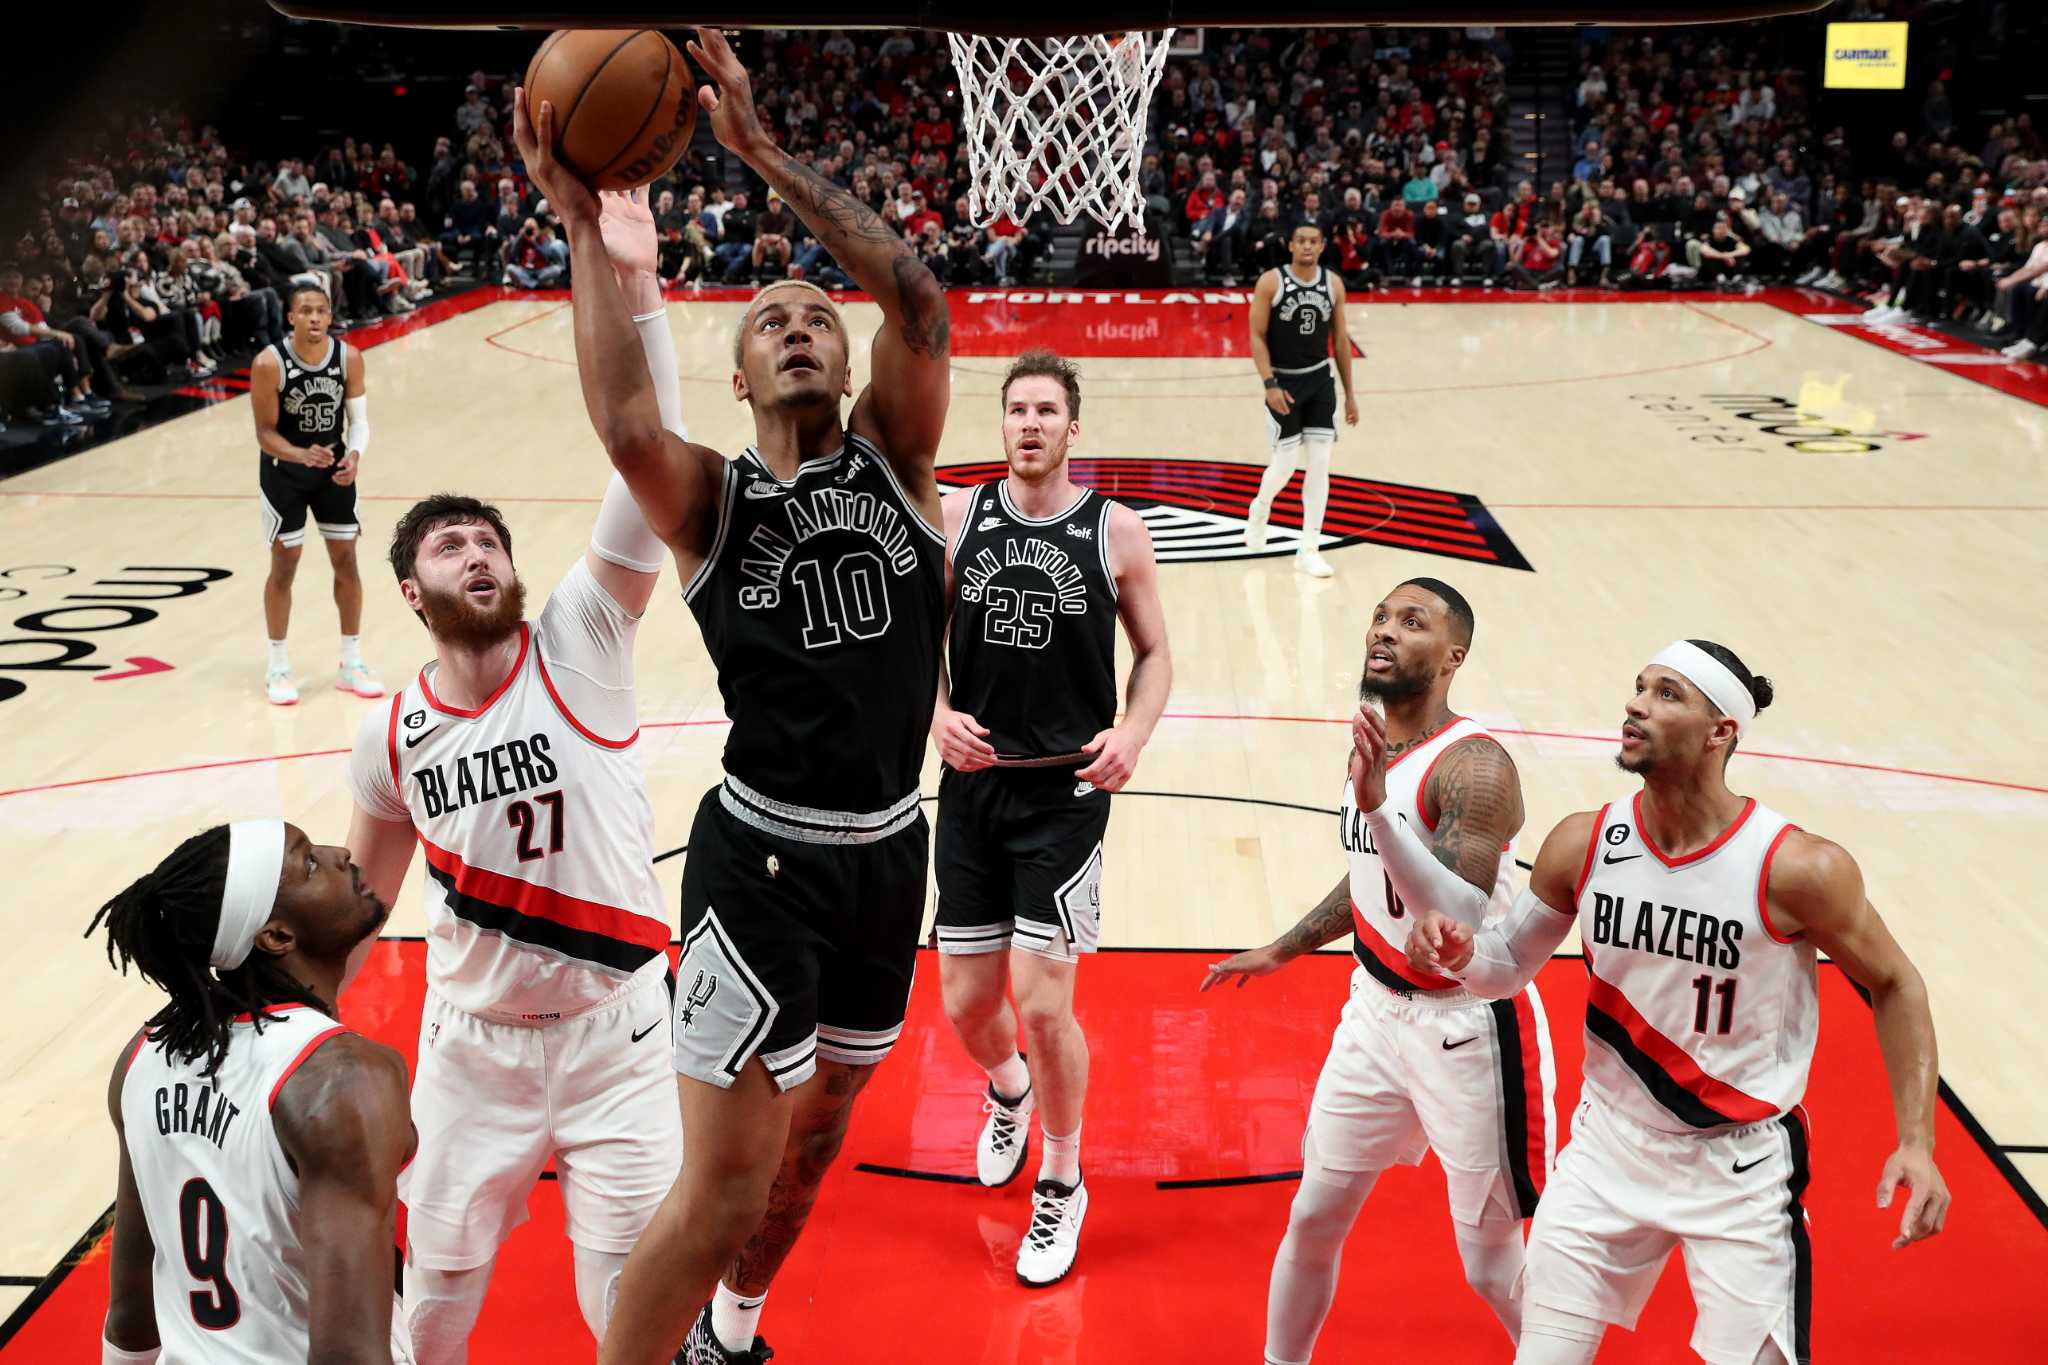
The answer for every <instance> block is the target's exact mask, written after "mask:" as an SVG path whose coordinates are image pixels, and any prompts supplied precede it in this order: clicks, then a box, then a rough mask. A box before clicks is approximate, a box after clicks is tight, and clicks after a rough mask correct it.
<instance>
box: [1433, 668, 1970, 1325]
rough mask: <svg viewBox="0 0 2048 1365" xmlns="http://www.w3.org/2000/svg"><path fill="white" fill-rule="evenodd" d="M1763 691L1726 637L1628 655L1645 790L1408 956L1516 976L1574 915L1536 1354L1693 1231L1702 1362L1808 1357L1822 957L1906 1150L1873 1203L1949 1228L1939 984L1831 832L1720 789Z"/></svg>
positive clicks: (1562, 836)
mask: <svg viewBox="0 0 2048 1365" xmlns="http://www.w3.org/2000/svg"><path fill="white" fill-rule="evenodd" d="M1772 696H1773V689H1772V687H1771V683H1770V680H1769V679H1767V678H1758V677H1755V676H1753V675H1752V674H1751V673H1750V672H1749V670H1748V669H1747V668H1745V667H1744V666H1743V664H1742V661H1741V660H1740V659H1738V658H1737V657H1736V656H1735V654H1734V653H1733V652H1732V651H1730V650H1728V649H1727V648H1725V647H1724V646H1721V645H1718V644H1715V643H1713V642H1711V641H1706V640H1679V641H1675V642H1673V643H1672V644H1671V645H1670V646H1668V647H1667V648H1666V649H1664V650H1663V651H1662V652H1661V653H1659V654H1658V655H1657V657H1656V658H1654V659H1652V660H1651V661H1650V663H1649V664H1647V665H1646V666H1645V667H1644V668H1643V670H1642V671H1641V672H1640V673H1639V674H1637V676H1636V682H1635V692H1634V695H1633V696H1632V697H1631V699H1630V701H1629V703H1628V706H1627V719H1626V721H1625V723H1624V724H1623V726H1622V740H1621V751H1620V753H1619V754H1618V755H1617V756H1616V761H1617V762H1618V763H1619V764H1620V766H1621V767H1622V769H1623V770H1624V771H1626V772H1630V773H1635V774H1637V775H1639V776H1641V778H1642V779H1643V785H1642V789H1641V791H1639V792H1637V793H1636V794H1635V795H1634V796H1633V797H1632V798H1630V799H1628V800H1626V801H1616V802H1614V803H1612V804H1610V805H1607V806H1604V807H1602V808H1601V809H1600V810H1599V811H1597V812H1594V811H1581V812H1579V813H1578V814H1576V815H1572V816H1570V817H1568V818H1566V819H1565V821H1564V822H1563V823H1562V824H1560V825H1559V826H1558V827H1557V828H1556V829H1554V830H1553V831H1551V834H1550V837H1549V838H1548V839H1546V840H1545V841H1544V844H1543V851H1542V853H1541V854H1539V855H1538V856H1537V859H1536V867H1535V871H1534V873H1533V874H1532V875H1531V877H1530V883H1529V889H1528V890H1527V891H1525V892H1523V893H1522V895H1521V897H1520V898H1519V899H1518V900H1517V901H1516V903H1515V906H1514V909H1513V910H1512V912H1511V913H1510V914H1509V915H1508V916H1507V917H1506V918H1505V919H1504V920H1503V921H1502V922H1500V923H1498V924H1493V925H1489V926H1486V927H1484V928H1481V929H1479V930H1478V931H1477V932H1475V931H1474V930H1473V929H1472V928H1471V927H1470V926H1468V925H1465V924H1463V923H1459V922H1457V921H1456V920H1453V919H1452V918H1450V917H1448V916H1444V915H1440V914H1435V913H1431V912H1429V911H1423V912H1422V913H1420V914H1418V915H1417V917H1416V921H1415V924H1414V926H1413V927H1412V928H1411V930H1410V931H1409V935H1408V941H1407V953H1408V958H1409V963H1410V966H1411V968H1412V969H1413V970H1415V971H1418V972H1428V973H1431V974H1433V975H1441V976H1448V977H1450V978H1453V979H1455V980H1457V981H1459V982H1461V983H1462V984H1463V985H1464V987H1465V989H1467V990H1469V991H1471V992H1473V993H1474V994H1476V995H1481V996H1489V997H1500V996H1503V995H1506V994H1510V993H1512V992H1514V991H1517V990H1520V989H1521V988H1522V987H1523V985H1525V984H1526V983H1527V982H1529V981H1530V980H1531V979H1532V978H1533V977H1534V976H1535V975H1536V973H1537V971H1538V970H1539V969H1540V968H1541V967H1542V965H1543V964H1544V962H1546V961H1547V960H1549V958H1550V955H1551V953H1552V952H1553V951H1555V950H1556V948H1557V946H1558V944H1560V943H1561V942H1563V941H1564V938H1565V935H1566V933H1567V932H1568V931H1569V930H1570V928H1571V926H1572V923H1573V921H1574V919H1576V920H1577V921H1578V922H1579V925H1580V928H1581V931H1582V932H1581V937H1582V939H1583V941H1584V944H1585V949H1586V967H1587V970H1588V973H1589V976H1590V985H1589V990H1588V996H1587V1005H1586V1078H1585V1095H1586V1099H1585V1101H1584V1102H1583V1103H1582V1104H1581V1106H1580V1110H1579V1115H1578V1118H1577V1120H1576V1121H1575V1122H1574V1125H1573V1129H1572V1140H1571V1142H1570V1143H1569V1144H1568V1145H1567V1146H1566V1148H1565V1150H1564V1152H1563V1154H1562V1155H1561V1156H1560V1157H1559V1159H1558V1164H1557V1173H1556V1175H1555V1177H1554V1178H1553V1180H1552V1182H1551V1187H1550V1189H1549V1190H1548V1191H1547V1192H1546V1193H1545V1194H1544V1197H1543V1205H1542V1207H1541V1209H1539V1210H1538V1212H1537V1215H1536V1221H1535V1224H1534V1225H1533V1227H1532V1228H1531V1230H1530V1234H1529V1260H1528V1280H1527V1285H1528V1289H1527V1294H1528V1306H1527V1307H1526V1309H1525V1310H1524V1316H1523V1335H1522V1343H1521V1353H1520V1354H1519V1355H1518V1356H1517V1357H1516V1359H1517V1360H1518V1361H1521V1362H1524V1365H1578V1363H1579V1362H1585V1361H1590V1360H1592V1359H1593V1356H1594V1353H1595V1351H1596V1350H1597V1349H1598V1346H1599V1342H1600V1338H1601V1335H1602V1333H1603V1332H1604V1330H1605V1328H1606V1325H1607V1324H1608V1323H1610V1322H1615V1323H1620V1324H1621V1325H1623V1326H1624V1327H1631V1328H1632V1327H1633V1326H1634V1324H1635V1319H1636V1315H1637V1314H1638V1313H1639V1312H1640V1311H1641V1309H1642V1305H1643V1302H1644V1300H1645V1299H1647V1297H1648V1296H1649V1292H1650V1288H1651V1286H1652V1285H1653V1284H1654V1282H1655V1280H1656V1278H1657V1275H1658V1272H1659V1270H1660V1268H1661V1267H1662V1265H1663V1263H1664V1260H1665V1258H1666V1255H1667V1254H1668V1252H1669V1251H1670V1249H1671V1248H1672V1247H1673V1246H1675V1245H1683V1246H1684V1248H1685V1252H1686V1267H1687V1272H1688V1275H1689V1277H1690V1279H1691V1281H1692V1289H1693V1297H1694V1301H1695V1303H1696V1305H1697V1307H1698V1310H1699V1315H1698V1321H1697V1324H1696V1326H1695V1328H1694V1331H1693V1337H1692V1346H1693V1349H1694V1350H1695V1351H1698V1352H1699V1353H1700V1354H1701V1355H1703V1356H1704V1357H1705V1358H1706V1359H1708V1360H1710V1361H1741V1362H1745V1363H1746V1362H1750V1361H1760V1362H1775V1361H1779V1360H1799V1361H1803V1360H1805V1359H1807V1358H1808V1354H1809V1345H1808V1330H1809V1318H1810V1315H1811V1311H1812V1304H1811V1294H1810V1286H1811V1284H1812V1246H1811V1243H1810V1242H1809V1240H1808V1238H1807V1234H1806V1227H1805V1215H1804V1213H1803V1211H1802V1210H1801V1208H1800V1203H1799V1200H1800V1195H1801V1193H1802V1192H1803V1190H1804V1189H1805V1186H1806V1183H1807V1180H1808V1178H1809V1177H1808V1168H1807V1136H1806V1124H1805V1120H1804V1111H1803V1110H1801V1109H1800V1107H1799V1101H1800V1099H1801V1097H1802V1096H1803V1095H1804V1093H1805V1089H1806V1078H1807V1072H1808V1069H1809V1068H1810V1066H1811V1064H1812V1061H1813V1044H1814V1038H1815V1035H1816V1034H1817V1032H1818V1029H1819V1002H1818V993H1817V989H1816V982H1815V959H1816V954H1817V953H1818V952H1826V953H1827V954H1828V955H1829V956H1831V957H1833V958H1834V960H1835V961H1836V962H1837V963H1839V964H1840V965H1841V966H1842V968H1843V970H1845V971H1846V972H1848V973H1849V976H1850V978H1851V979H1852V980H1854V981H1855V982H1857V983H1858V984H1859V985H1861V986H1862V987H1863V988H1864V989H1865V990H1867V991H1868V992H1869V993H1870V997H1871V1004H1872V1006H1873V1010H1874V1015H1875V1019H1876V1024H1877V1037H1878V1043H1879V1046H1880V1047H1881V1048H1882V1050H1883V1053H1884V1062H1885V1070H1886V1072H1887V1074H1888V1075H1889V1076H1890V1078H1891V1090H1892V1112H1893V1117H1894V1120H1895V1122H1896V1123H1897V1126H1898V1139H1899V1145H1898V1148H1897V1150H1895V1151H1894V1152H1893V1153H1892V1155H1891V1156H1890V1158H1889V1159H1887V1160H1886V1162H1885V1165H1884V1170H1883V1172H1882V1173H1881V1175H1880V1176H1879V1181H1878V1190H1877V1203H1878V1207H1880V1208H1886V1207H1889V1206H1890V1204H1891V1201H1892V1198H1893V1193H1894V1191H1895V1190H1896V1188H1897V1187H1898V1186H1900V1185H1904V1186H1906V1187H1907V1188H1908V1189H1909V1190H1910V1191H1911V1196H1910V1197H1909V1198H1908V1199H1907V1200H1906V1204H1905V1209H1904V1211H1903V1213H1902V1214H1901V1216H1900V1219H1899V1232H1898V1236H1897V1237H1896V1238H1895V1239H1894V1240H1893V1243H1892V1245H1893V1246H1894V1247H1904V1246H1906V1245H1908V1244H1910V1243H1912V1242H1916V1241H1919V1240H1921V1239H1922V1238H1925V1237H1931V1236H1933V1235H1934V1234H1935V1233H1937V1232H1939V1231H1941V1228H1942V1224H1943V1222H1944V1221H1945V1220H1946V1218H1947V1215H1948V1204H1949V1194H1948V1188H1947V1186H1946V1184H1945V1183H1944V1182H1943V1181H1942V1178H1941V1173H1940V1171H1938V1170H1937V1169H1936V1168H1935V1165H1934V1102H1935V1094H1936V1088H1937V1084H1938V1077H1937V1075H1936V1064H1935V1043H1934V1020H1933V1016H1932V1015H1931V1013H1930V1012H1929V1010H1928V1005H1927V988H1926V986H1925V984H1924V983H1923V982H1922V981H1921V978H1920V973H1919V972H1918V971H1917V970H1916V969H1915V968H1914V966H1913V964H1912V962H1911V961H1910V960H1909V959H1908V958H1907V957H1906V955H1905V953H1904V951H1903V950H1902V949H1901V948H1900V947H1899V945H1898V943H1897V941H1896V940H1894V939H1893V938H1892V936H1891V931H1890V930H1889V929H1887V928H1886V927H1885V923H1884V921H1883V920H1882V919H1881V918H1879V917H1878V914H1877V911H1876V910H1874V909H1872V908H1871V905H1870V902H1869V901H1868V899H1866V897H1865V895H1864V888H1863V875H1862V873H1861V872H1860V871H1859V870H1858V868H1857V866H1856V862H1855V860H1854V859H1853V858H1851V857H1850V856H1849V854H1848V853H1847V852H1846V851H1845V850H1844V849H1842V848H1841V846H1839V845H1837V844H1834V843H1831V842H1829V841H1828V840H1826V839H1823V838H1821V837H1819V836H1818V835H1813V834H1808V833H1806V832H1804V831H1803V830H1800V829H1799V828H1798V827H1797V826H1795V825H1793V824H1791V823H1790V822H1789V821H1787V820H1786V819H1785V818H1784V817H1783V816H1780V815H1777V814H1776V813H1774V812H1772V811H1770V810H1769V809H1767V808H1766V807H1764V806H1762V805H1760V804H1758V802H1757V801H1756V800H1755V799H1754V798H1748V797H1742V796H1738V795H1736V794H1735V793H1733V792H1732V791H1730V790H1729V788H1728V784H1727V780H1726V768H1727V763H1728V759H1729V757H1730V756H1731V755H1732V754H1733V752H1734V750H1735V746H1736V742H1737V741H1738V740H1739V739H1740V738H1741V737H1742V736H1743V734H1744V733H1745V732H1746V731H1747V729H1748V728H1749V726H1750V725H1751V724H1752V723H1753V722H1754V721H1755V719H1756V716H1757V714H1758V712H1760V711H1762V710H1763V708H1764V707H1765V706H1768V705H1769V704H1770V702H1771V699H1772Z"/></svg>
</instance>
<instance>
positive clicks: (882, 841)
mask: <svg viewBox="0 0 2048 1365" xmlns="http://www.w3.org/2000/svg"><path fill="white" fill-rule="evenodd" d="M929 843H930V838H929V826H928V825H927V824H926V822H925V818H924V812H923V811H922V810H921V809H919V807H918V803H917V793H916V792H914V791H913V792H911V793H910V794H909V795H908V796H906V797H905V798H904V799H903V800H902V801H899V802H898V803H897V804H896V805H895V806H893V807H891V808H890V809H889V810H886V811H876V812H873V813H871V814H860V815H856V814H853V813H849V812H837V811H820V810H810V809H808V808H805V807H798V806H790V805H786V804H784V803H782V802H777V801H773V800H770V799H768V798H767V797H764V796H761V795H760V794H759V793H757V792H754V791H752V790H751V789H750V788H748V787H747V786H745V784H743V783H740V782H739V781H738V780H737V779H735V778H732V777H727V778H726V779H725V782H724V784H723V785H721V786H717V787H713V788H712V789H711V790H710V791H708V792H706V793H705V794H704V799H703V800H702V801H701V802H699V803H698V806H697V818H696V820H695V822H694V823H692V825H691V826H690V851H689V853H688V854H687V855H686V857H687V861H686V862H685V863H684V864H683V917H682V918H683V950H682V958H681V961H680V962H679V963H678V964H677V967H676V992H675V1019H674V1024H675V1028H674V1039H675V1068H676V1070H677V1071H679V1072H681V1073H682V1074H683V1075H685V1076H692V1077H695V1078H696V1079H697V1080H700V1081H705V1082H708V1083H709V1084H711V1085H715V1086H719V1087H721V1088H723V1087H727V1086H730V1085H731V1084H732V1083H733V1082H734V1081H735V1080H736V1079H738V1077H739V1074H740V1071H741V1069H742V1068H744V1067H745V1066H746V1064H747V1059H748V1058H750V1057H759V1058H760V1059H761V1064H762V1065H763V1066H765V1067H766V1068H767V1069H768V1074H769V1075H770V1076H771V1077H773V1078H774V1080H775V1084H776V1085H777V1086H779V1087H780V1088H781V1089H784V1090H789V1089H791V1088H793V1087H795V1086H798V1085H801V1084H803V1083H804V1082H805V1081H807V1080H809V1079H810V1078H811V1076H812V1075H813V1074H814V1073H815V1072H816V1071H817V1069H818V1058H820V1057H823V1058H825V1059H826V1060H827V1061H834V1062H844V1063H847V1064H849V1065H853V1066H862V1065H873V1064H874V1063H876V1062H879V1061H881V1060H882V1059H883V1058H884V1057H886V1056H888V1055H889V1049H890V1048H892V1047H894V1046H895V1044H896V1038H897V1036H898V1035H899V1034H901V1033H902V1032H903V1012H904V1009H905V1007H906V1006H907V1005H908V1003H909V1001H910V980H911V976H912V974H913V972H914V971H915V969H916V966H917V930H918V926H919V924H920V923H922V922H923V919H924V896H925V852H926V849H927V847H928V846H929Z"/></svg>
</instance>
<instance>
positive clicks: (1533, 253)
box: [1508, 220, 1564, 289]
mask: <svg viewBox="0 0 2048 1365" xmlns="http://www.w3.org/2000/svg"><path fill="white" fill-rule="evenodd" d="M1511 254H1512V255H1513V258H1514V262H1515V263H1514V265H1513V266H1512V267H1510V268H1509V270H1508V277H1509V278H1510V279H1512V280H1513V281H1514V282H1515V283H1516V284H1517V285H1519V286H1520V287H1521V288H1523V289H1549V288H1551V287H1552V286H1554V285H1555V284H1556V283H1557V282H1558V280H1559V278H1560V277H1562V276H1563V274H1564V237H1563V233H1562V231H1561V229H1559V227H1558V225H1557V223H1556V222H1554V221H1551V220H1545V222H1544V224H1543V226H1542V227H1540V228H1538V229H1537V230H1536V235H1535V236H1534V237H1531V238H1529V239H1528V240H1527V241H1525V242H1523V243H1522V249H1521V251H1520V252H1518V253H1511Z"/></svg>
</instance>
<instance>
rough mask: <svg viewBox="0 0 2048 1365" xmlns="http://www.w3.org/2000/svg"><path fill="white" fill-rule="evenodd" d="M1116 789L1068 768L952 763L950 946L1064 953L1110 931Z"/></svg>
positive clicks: (943, 843)
mask: <svg viewBox="0 0 2048 1365" xmlns="http://www.w3.org/2000/svg"><path fill="white" fill-rule="evenodd" d="M1108 828H1109V793H1108V792H1105V791H1098V790H1097V789H1096V788H1095V787H1093V786H1091V785H1090V784H1088V783H1086V782H1081V781H1077V780H1076V779H1075V777H1074V774H1073V772H1072V771H1071V770H1069V769H1065V768H1035V769H1025V768H983V769H981V770H980V771H978V772H971V773H961V772H955V771H953V770H952V769H951V768H947V769H946V770H945V773H944V775H943V776H941V777H940V779H939V829H938V848H937V856H936V858H935V859H934V870H935V871H936V873H937V877H938V884H939V909H938V935H939V951H940V952H942V953H953V954H962V955H964V954H970V953H994V952H1000V951H1001V950H1003V949H1005V948H1012V947H1014V948H1021V949H1023V950H1024V951H1025V952H1028V953H1036V954H1037V955H1038V956H1040V957H1046V958H1051V959H1052V960H1054V961H1056V962H1072V961H1074V960H1075V959H1076V957H1077V956H1078V955H1079V954H1081V953H1092V952H1094V951H1095V948H1096V943H1097V941H1098V940H1099V939H1100V938H1101V936H1102V835H1103V831H1104V830H1106V829H1108Z"/></svg>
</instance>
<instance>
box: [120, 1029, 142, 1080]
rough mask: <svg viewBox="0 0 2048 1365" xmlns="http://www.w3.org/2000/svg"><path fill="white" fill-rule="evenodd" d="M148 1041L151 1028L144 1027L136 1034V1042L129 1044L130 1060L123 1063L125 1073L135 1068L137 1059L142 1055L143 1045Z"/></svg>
mask: <svg viewBox="0 0 2048 1365" xmlns="http://www.w3.org/2000/svg"><path fill="white" fill-rule="evenodd" d="M148 1041H149V1030H148V1029H144V1030H142V1032H140V1033H138V1034H136V1035H135V1041H134V1042H132V1043H130V1044H128V1060H127V1061H125V1062H123V1063H121V1070H122V1072H123V1073H124V1074H125V1073H127V1072H130V1071H133V1070H134V1069H135V1059H136V1058H137V1057H140V1056H141V1055H142V1045H143V1044H144V1043H146V1042H148Z"/></svg>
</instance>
